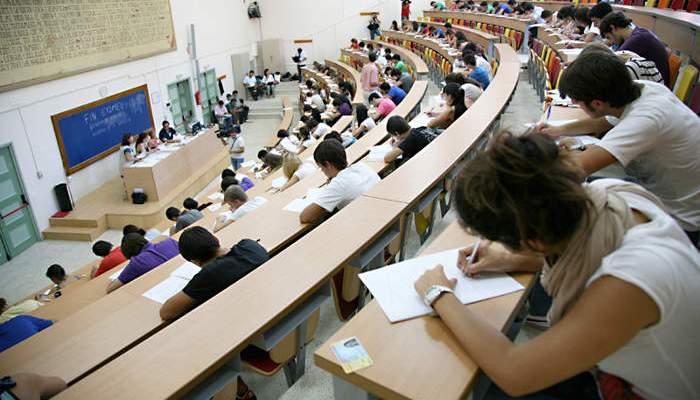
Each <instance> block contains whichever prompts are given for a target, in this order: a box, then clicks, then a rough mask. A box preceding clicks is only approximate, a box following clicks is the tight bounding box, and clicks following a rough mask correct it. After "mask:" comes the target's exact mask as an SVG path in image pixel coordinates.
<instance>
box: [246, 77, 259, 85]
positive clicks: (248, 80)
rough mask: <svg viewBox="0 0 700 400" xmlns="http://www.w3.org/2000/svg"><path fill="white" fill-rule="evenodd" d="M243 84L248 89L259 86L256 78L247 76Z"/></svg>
mask: <svg viewBox="0 0 700 400" xmlns="http://www.w3.org/2000/svg"><path fill="white" fill-rule="evenodd" d="M243 84H244V85H246V86H247V87H252V86H255V85H257V84H258V80H257V79H255V77H254V76H247V75H246V77H245V78H243Z"/></svg>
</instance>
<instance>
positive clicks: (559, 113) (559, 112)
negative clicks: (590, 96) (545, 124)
mask: <svg viewBox="0 0 700 400" xmlns="http://www.w3.org/2000/svg"><path fill="white" fill-rule="evenodd" d="M549 118H550V119H552V120H555V121H556V120H567V119H585V118H588V115H586V113H585V112H584V111H583V110H582V109H580V108H576V107H557V106H554V107H553V108H552V115H551V116H550V117H549Z"/></svg>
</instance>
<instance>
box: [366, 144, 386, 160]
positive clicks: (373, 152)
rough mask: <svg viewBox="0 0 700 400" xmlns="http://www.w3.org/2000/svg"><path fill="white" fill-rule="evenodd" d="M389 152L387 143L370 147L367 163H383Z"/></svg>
mask: <svg viewBox="0 0 700 400" xmlns="http://www.w3.org/2000/svg"><path fill="white" fill-rule="evenodd" d="M390 151H391V145H390V144H388V143H385V144H380V145H379V146H373V147H370V149H369V155H368V156H367V161H384V156H385V155H386V154H387V153H388V152H390Z"/></svg>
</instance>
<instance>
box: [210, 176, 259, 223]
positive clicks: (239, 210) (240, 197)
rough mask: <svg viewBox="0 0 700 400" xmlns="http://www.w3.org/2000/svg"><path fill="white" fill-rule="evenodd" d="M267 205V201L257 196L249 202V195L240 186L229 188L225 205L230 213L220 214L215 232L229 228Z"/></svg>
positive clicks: (225, 197)
mask: <svg viewBox="0 0 700 400" xmlns="http://www.w3.org/2000/svg"><path fill="white" fill-rule="evenodd" d="M265 203H267V199H265V198H264V197H260V196H257V197H255V198H254V199H252V200H248V195H247V194H245V191H244V190H243V188H241V187H240V186H238V185H233V186H229V187H228V188H226V191H225V192H224V202H223V204H224V205H227V206H228V207H229V212H226V213H223V214H220V215H219V217H217V219H216V223H215V225H214V232H218V231H220V230H221V229H223V228H225V227H227V226H228V225H229V224H231V223H232V222H235V221H238V220H239V219H241V218H243V217H244V216H245V215H246V214H248V213H249V212H251V211H253V210H255V209H257V208H259V207H260V206H262V205H263V204H265Z"/></svg>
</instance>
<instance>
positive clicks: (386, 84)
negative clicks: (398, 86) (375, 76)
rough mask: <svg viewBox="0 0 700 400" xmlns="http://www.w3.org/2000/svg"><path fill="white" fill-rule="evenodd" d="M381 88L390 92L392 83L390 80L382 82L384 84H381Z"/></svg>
mask: <svg viewBox="0 0 700 400" xmlns="http://www.w3.org/2000/svg"><path fill="white" fill-rule="evenodd" d="M379 90H381V91H382V92H388V91H390V90H391V85H390V84H389V83H388V82H382V84H381V85H379Z"/></svg>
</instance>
